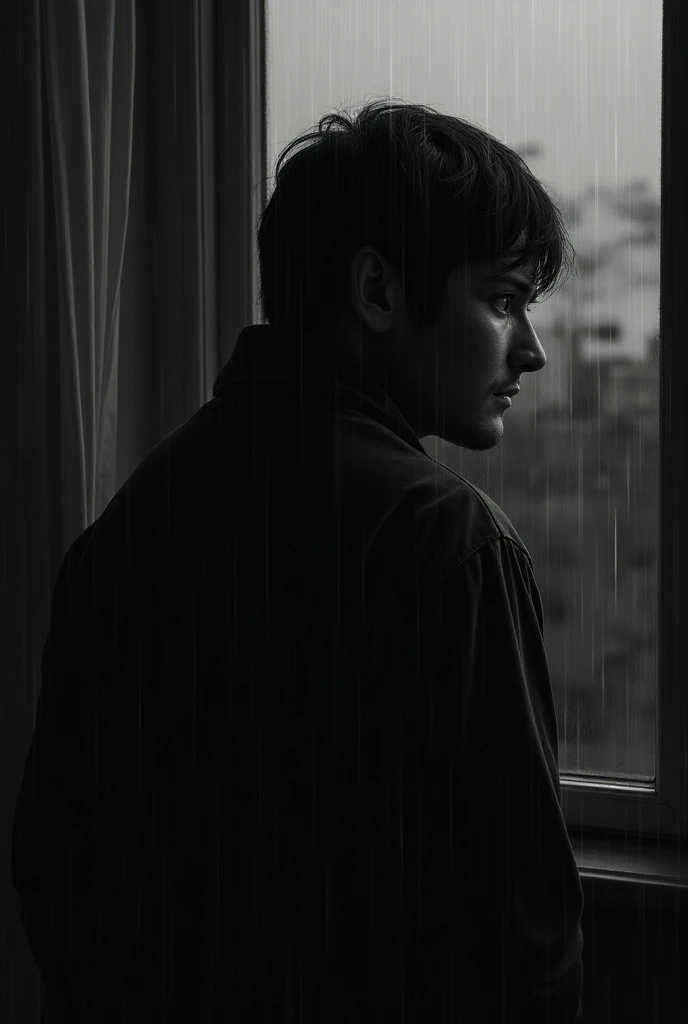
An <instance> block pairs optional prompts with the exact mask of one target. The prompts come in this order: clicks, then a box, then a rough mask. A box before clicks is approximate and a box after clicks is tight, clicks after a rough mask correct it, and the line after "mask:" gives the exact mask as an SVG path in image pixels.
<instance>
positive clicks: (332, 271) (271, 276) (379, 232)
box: [258, 101, 573, 450]
mask: <svg viewBox="0 0 688 1024" xmlns="http://www.w3.org/2000/svg"><path fill="white" fill-rule="evenodd" d="M306 141H309V142H310V143H311V144H310V145H309V146H308V147H306V148H303V149H300V150H299V151H298V152H292V150H294V148H295V147H296V146H298V145H299V144H300V143H303V142H306ZM290 154H291V155H290ZM276 178H277V181H276V186H275V189H274V191H273V194H272V196H271V198H270V201H269V203H268V205H267V206H266V208H265V211H264V212H263V215H262V217H261V221H260V225H259V230H258V251H259V263H260V273H261V299H262V303H263V311H264V314H265V318H266V319H267V320H268V321H269V322H270V323H275V324H280V325H282V326H285V327H288V328H289V329H293V330H294V331H295V332H297V333H300V331H301V329H304V330H305V331H307V332H309V333H310V334H311V335H312V336H313V337H314V338H315V339H316V343H318V340H319V342H320V343H322V344H330V345H337V346H341V347H344V348H347V349H350V350H351V351H352V352H354V353H355V354H356V355H357V356H358V357H360V358H361V359H362V360H364V361H365V362H366V364H367V365H368V366H369V367H370V368H371V369H374V371H375V373H376V375H377V376H378V378H379V379H380V378H382V381H383V383H384V384H385V387H386V390H387V391H388V393H389V396H390V398H391V399H392V400H393V401H394V402H395V404H396V405H397V406H398V408H399V410H400V411H401V413H402V414H403V415H404V416H405V417H406V419H407V420H408V421H409V423H410V424H411V426H412V427H413V428H414V429H415V431H416V433H417V434H418V436H419V437H426V436H428V435H436V436H437V437H440V438H443V439H444V440H446V441H449V442H451V443H454V444H458V445H461V446H462V447H465V448H471V449H474V450H482V449H486V448H492V447H494V445H496V444H499V442H500V441H501V439H502V436H503V424H502V414H503V412H504V409H505V407H506V404H505V403H503V402H500V401H498V400H497V399H496V398H495V394H494V393H495V392H496V391H500V390H504V389H507V388H509V387H511V386H513V385H515V384H517V383H518V382H519V379H520V377H521V375H522V374H523V373H524V372H528V371H534V370H539V369H541V368H542V367H543V366H544V365H545V362H546V359H545V353H544V351H543V350H542V347H541V345H540V342H539V340H538V338H537V335H536V334H535V331H534V330H533V328H532V325H531V324H530V323H529V320H528V316H527V306H528V304H529V301H533V299H534V296H535V294H537V295H538V296H542V295H543V294H545V293H546V292H548V291H550V290H553V289H554V288H555V287H557V285H558V283H559V279H560V276H561V274H562V270H569V271H570V270H571V269H573V259H572V256H573V249H572V246H571V244H570V241H569V239H568V236H567V233H566V228H565V225H564V221H563V218H562V215H561V213H560V211H559V210H558V208H557V207H556V205H555V203H554V202H553V200H552V199H551V198H550V196H549V195H548V193H547V192H546V190H545V188H544V187H543V186H542V185H541V184H540V183H539V182H538V181H537V179H536V178H535V177H534V176H533V175H532V173H531V172H530V170H529V169H528V167H527V165H526V164H525V163H524V162H523V160H522V159H521V158H520V157H519V156H518V155H517V154H516V153H515V152H513V151H512V150H510V149H509V148H508V147H506V146H505V145H504V144H503V143H501V142H499V141H498V140H497V139H495V138H493V137H492V136H490V135H488V134H487V133H486V132H484V131H483V130H482V129H479V128H477V127H475V126H474V125H471V124H470V123H468V122H466V121H463V120H460V119H458V118H454V117H450V116H448V115H444V114H440V113H438V112H437V111H435V110H433V109H432V108H428V107H423V106H417V105H413V104H405V103H400V102H388V101H378V102H376V103H371V104H368V105H367V106H366V107H364V109H363V110H362V111H361V112H360V113H359V114H358V116H357V117H356V118H355V119H353V120H352V119H350V118H348V117H346V116H344V115H336V114H329V115H326V116H325V117H324V118H322V119H321V121H320V123H319V126H318V130H317V131H316V132H314V133H311V134H308V135H306V136H305V137H304V136H301V137H299V138H298V139H296V140H294V141H293V142H292V143H290V145H289V146H288V147H287V148H286V150H284V151H283V152H282V154H281V156H280V158H279V160H278V163H277V173H276ZM504 274H506V275H507V277H506V279H504V278H503V277H502V278H501V279H499V280H496V279H495V278H496V277H497V275H504ZM510 277H511V280H510V279H509V278H510ZM514 282H520V283H521V284H522V285H523V286H524V287H525V292H521V291H520V290H519V288H518V286H517V284H516V283H514Z"/></svg>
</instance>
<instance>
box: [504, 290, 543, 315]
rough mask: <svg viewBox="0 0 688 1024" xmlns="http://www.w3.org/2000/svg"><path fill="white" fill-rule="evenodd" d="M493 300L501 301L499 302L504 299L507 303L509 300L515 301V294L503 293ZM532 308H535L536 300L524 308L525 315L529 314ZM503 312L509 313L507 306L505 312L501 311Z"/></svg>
mask: <svg viewBox="0 0 688 1024" xmlns="http://www.w3.org/2000/svg"><path fill="white" fill-rule="evenodd" d="M495 298H496V299H501V300H504V299H506V301H507V302H510V301H511V299H515V298H516V292H503V293H502V294H501V295H495ZM533 306H537V299H534V300H533V301H532V302H531V303H530V305H528V306H526V313H530V312H531V310H532V308H533ZM503 312H504V313H508V312H509V307H508V306H507V308H506V309H505V310H503Z"/></svg>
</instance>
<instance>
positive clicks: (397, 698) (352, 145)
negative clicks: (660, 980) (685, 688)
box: [13, 104, 583, 1024]
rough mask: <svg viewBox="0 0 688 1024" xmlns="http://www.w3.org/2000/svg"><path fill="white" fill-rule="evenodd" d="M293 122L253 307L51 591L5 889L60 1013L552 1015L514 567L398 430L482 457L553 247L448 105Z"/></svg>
mask: <svg viewBox="0 0 688 1024" xmlns="http://www.w3.org/2000/svg"><path fill="white" fill-rule="evenodd" d="M385 119H387V120H385ZM323 123H324V122H321V124H320V132H319V133H318V134H317V136H314V138H316V145H315V146H314V147H313V148H312V150H311V151H310V156H307V157H306V158H304V157H303V155H300V157H299V158H298V159H295V160H294V161H292V162H290V163H289V164H287V165H285V167H284V168H281V167H280V163H278V174H277V179H278V181H277V187H276V189H275V193H274V195H273V197H272V199H271V201H270V203H269V204H268V207H267V208H266V211H265V212H264V215H263V218H262V221H261V229H260V233H259V251H260V257H261V280H262V297H263V303H264V308H265V311H266V318H267V319H268V321H269V322H268V323H265V324H261V325H254V326H251V327H248V328H246V329H245V330H244V331H243V332H242V333H241V335H240V336H239V339H238V342H237V346H236V349H235V351H234V353H233V355H232V357H231V359H230V360H229V362H228V363H227V365H226V366H225V367H224V368H223V370H222V372H221V373H220V374H219V376H218V379H217V380H216V382H215V386H214V390H213V399H212V400H211V401H209V402H208V403H206V405H204V406H203V407H202V408H201V409H200V410H199V411H198V412H197V413H196V414H195V415H194V416H193V417H192V418H191V419H190V420H189V421H188V422H187V423H185V424H184V425H183V426H182V427H180V428H179V429H178V430H176V431H174V432H173V433H172V434H171V435H169V436H168V437H167V438H165V439H164V440H163V441H162V442H161V443H160V444H158V445H157V446H156V447H155V448H154V449H153V450H152V452H151V453H150V454H149V455H148V456H147V457H146V459H144V461H143V462H142V464H141V465H140V466H139V468H138V469H137V470H136V471H135V473H133V474H132V476H131V477H130V479H129V480H128V481H127V482H126V484H125V485H124V487H123V488H122V489H121V491H120V492H119V493H118V495H116V497H115V498H114V499H113V501H112V502H111V503H110V505H109V506H108V508H107V509H106V511H105V512H104V513H103V515H102V516H101V517H100V518H99V520H98V521H97V522H96V523H95V524H93V525H92V526H91V527H89V529H88V530H87V531H85V533H84V534H83V535H82V537H80V538H79V540H78V541H77V542H76V543H75V544H74V545H73V546H72V548H71V550H70V552H69V553H68V555H67V557H66V558H65V561H64V563H63V565H62V568H61V571H60V575H59V578H58V581H57V584H56V588H55V595H54V601H53V613H52V619H51V629H50V634H49V637H48V641H47V643H46V648H45V654H44V678H43V687H42V692H41V699H40V703H39V708H38V713H37V720H36V731H35V735H34V740H33V744H32V751H31V753H30V757H29V760H28V762H27V769H26V773H25V778H24V783H23V786H22V792H21V795H20V800H19V804H18V807H17V813H16V819H15V835H14V848H13V870H14V881H15V886H16V888H17V890H18V892H19V893H20V896H21V899H22V920H23V924H24V927H25V930H26V933H27V936H28V939H29V942H30V944H31V948H32V950H33V952H34V955H35V957H36V961H37V963H38V965H39V967H40V969H41V971H42V973H43V976H44V978H45V981H46V996H47V1003H48V1006H49V1008H50V1010H51V1012H53V1013H55V1014H57V1015H58V1016H57V1019H58V1020H59V1019H65V1020H67V1019H68V1020H70V1021H75V1022H76V1021H78V1022H81V1021H89V1022H95V1021H113V1022H114V1021H125V1022H133V1021H136V1022H139V1021H141V1022H143V1021H146V1022H152V1021H155V1022H172V1021H174V1022H176V1021H180V1022H181V1021H189V1020H194V1021H199V1022H201V1021H202V1022H205V1021H212V1022H216V1021H217V1022H219V1021H233V1020H241V1021H242V1022H247V1024H249V1022H253V1021H255V1022H258V1021H261V1022H262V1021H278V1020H282V1021H287V1022H290V1024H293V1022H299V1024H311V1022H313V1024H320V1022H322V1021H328V1022H332V1024H335V1022H336V1024H339V1022H342V1024H344V1022H347V1024H348V1022H354V1021H356V1022H357V1021H363V1020H365V1021H378V1022H392V1021H394V1022H401V1021H405V1022H415V1021H418V1022H421V1021H433V1022H434V1024H445V1022H446V1024H449V1022H452V1024H453V1022H456V1021H467V1022H468V1021H470V1022H471V1024H481V1022H484V1024H488V1022H489V1024H492V1022H497V1021H500V1022H501V1021H505V1022H507V1021H508V1022H509V1024H511V1022H516V1021H523V1022H528V1024H537V1022H543V1024H544V1022H545V1021H548V1022H549V1021H560V1022H562V1024H574V1022H576V1021H579V1020H580V1012H581V1010H580V1006H581V1003H580V999H581V988H582V967H581V953H582V947H583V939H582V934H581V929H580V919H581V913H582V908H583V898H582V889H581V885H580V879H579V877H578V872H577V868H576V864H575V861H574V857H573V853H572V850H571V845H570V842H569V839H568V835H567V831H566V826H565V823H564V820H563V817H562V813H561V806H560V803H561V791H560V784H559V774H558V737H557V722H556V717H555V709H554V703H553V698H552V690H551V684H550V679H549V674H548V669H547V658H546V653H545V646H544V639H543V614H542V604H541V601H540V597H539V593H538V589H537V585H536V582H535V579H534V576H533V567H532V562H531V559H530V556H529V554H528V552H527V550H526V549H525V547H524V545H523V543H522V542H521V540H520V538H519V536H518V534H517V532H516V531H515V530H514V528H513V526H512V524H511V523H510V522H509V520H508V519H507V518H506V516H505V515H504V513H503V512H502V511H501V510H500V509H499V508H498V506H497V505H496V504H495V503H494V502H493V501H492V500H491V499H490V498H489V497H488V496H487V495H486V494H484V493H483V492H482V491H480V490H479V489H478V488H476V487H474V486H473V485H471V484H470V483H469V482H468V481H466V480H464V479H463V478H462V477H460V476H459V475H457V474H455V473H453V472H452V471H451V470H449V469H447V468H446V467H444V466H442V465H441V464H440V463H438V462H436V461H435V460H433V459H432V458H430V457H429V456H428V455H427V453H426V452H425V450H424V448H423V445H422V444H421V438H422V437H425V436H428V435H432V434H434V435H437V436H440V437H442V438H444V439H445V440H447V441H449V442H452V443H454V444H458V445H463V446H465V447H467V448H471V449H473V450H487V449H489V448H492V447H494V446H495V445H496V444H498V443H499V442H500V441H501V439H502V436H503V431H504V429H505V427H504V419H503V417H504V413H505V409H506V408H507V405H508V403H507V402H505V401H504V399H503V398H500V397H498V396H499V394H501V393H504V392H506V391H510V392H511V393H515V391H516V389H517V388H518V387H519V386H520V384H521V383H522V377H523V375H524V374H525V373H528V372H535V371H538V370H540V369H542V368H543V367H544V365H545V354H544V351H543V349H542V346H541V344H540V341H539V339H538V338H537V336H536V334H535V331H534V330H533V328H532V325H531V324H530V322H529V320H528V317H527V302H528V300H532V299H533V297H534V293H536V292H538V293H539V291H541V290H542V291H544V289H545V287H546V285H547V284H548V283H550V284H551V283H552V282H553V281H554V280H555V279H556V276H557V273H558V270H559V268H560V265H561V254H562V247H561V246H562V239H563V237H564V236H563V229H562V226H561V224H560V223H559V222H558V221H557V219H556V216H555V214H556V208H555V207H554V205H553V204H552V203H551V200H549V198H548V197H547V196H546V193H545V192H544V190H543V189H542V187H541V186H540V185H539V183H536V182H535V181H534V179H532V178H531V177H529V172H528V171H527V168H525V165H521V164H519V162H518V158H516V156H515V154H513V153H511V151H510V150H507V148H506V147H504V146H502V145H501V144H500V143H497V142H496V140H493V139H491V137H489V136H487V135H486V134H485V133H482V132H480V131H479V130H478V129H475V128H473V127H472V126H468V125H466V124H465V123H464V122H461V121H459V120H458V119H455V118H449V117H445V116H444V115H439V114H436V112H432V111H428V109H427V108H420V107H417V106H412V105H406V106H404V105H398V106H396V107H392V106H390V105H389V104H388V105H386V107H385V108H384V109H381V108H379V107H378V105H376V104H372V105H369V106H368V107H366V108H364V110H363V112H362V113H361V114H360V115H359V117H358V118H357V119H356V120H355V121H354V122H351V121H347V120H343V119H342V118H341V117H338V118H335V119H334V121H331V122H330V123H329V128H330V129H331V128H332V126H333V125H334V126H336V127H338V128H339V129H340V130H339V131H337V132H335V131H330V130H328V131H326V132H323ZM420 129H422V130H420ZM326 136H327V137H326ZM438 154H442V159H441V160H439V159H438ZM495 154H496V155H495ZM391 155H393V156H394V158H395V161H396V162H395V163H394V164H392V163H391V162H390V156H391ZM352 158H353V159H352ZM471 161H472V162H473V164H472V165H473V166H474V168H476V173H475V174H474V176H473V182H474V189H473V192H470V190H469V193H468V194H466V195H464V197H463V199H462V200H461V203H462V204H463V205H461V206H457V202H458V200H457V194H456V192H450V191H447V189H446V187H445V185H444V184H443V183H444V182H446V180H447V173H446V172H447V170H451V169H452V168H453V169H454V171H455V172H456V173H457V174H459V173H464V174H465V168H466V166H470V164H471ZM500 161H501V166H502V167H503V168H504V167H507V168H508V169H509V171H510V175H511V176H509V175H507V174H501V175H500V174H498V173H496V172H495V168H496V167H497V166H498V165H499V162H500ZM390 166H399V167H401V168H402V169H403V170H405V172H407V173H406V174H399V175H397V176H393V178H392V176H390V170H389V168H390ZM376 167H377V172H376ZM462 168H463V172H462V170H461V169H462ZM409 169H410V171H411V172H412V173H411V172H409ZM335 171H336V173H335ZM376 173H377V178H376V177H375V175H376ZM363 174H365V175H366V177H365V180H364V179H363V178H362V177H361V175H363ZM414 182H415V184H414ZM514 182H516V183H517V186H515V185H514ZM364 186H365V187H364ZM395 189H396V191H395ZM414 189H415V191H414ZM499 189H501V190H503V193H504V195H506V197H507V199H508V200H509V203H508V204H507V207H506V211H507V212H506V213H505V212H504V211H503V208H502V207H503V204H502V206H500V203H499V202H497V203H494V204H492V206H491V205H490V203H491V200H492V199H493V198H494V197H495V193H498V192H499ZM504 195H502V198H504ZM418 196H421V198H422V197H425V198H424V199H423V201H422V202H421V203H419V202H418ZM428 196H430V197H431V201H427V197H428ZM524 196H527V197H528V199H527V201H526V199H524ZM299 197H300V198H299ZM414 197H415V199H414ZM499 198H500V195H499V194H497V199H499ZM433 202H434V203H435V205H434V206H433V205H432V203H433ZM347 203H349V205H348V206H347V205H346V204H347ZM414 203H415V205H414ZM519 203H520V206H519ZM304 204H306V205H304ZM318 204H320V205H318ZM328 204H329V205H328ZM423 204H425V205H423ZM316 210H317V211H319V214H320V215H319V216H318V217H315V216H314V215H313V214H314V212H315V211H316ZM325 210H328V211H329V214H328V216H325V215H324V214H323V211H325ZM361 210H363V211H364V213H363V215H362V218H361V217H358V219H357V216H358V214H357V211H361ZM390 211H392V212H391V213H390ZM395 211H396V212H395ZM400 211H401V212H400ZM481 216H482V220H481ZM450 217H451V218H452V219H450ZM376 218H377V219H376ZM399 218H402V219H401V220H400V219H399ZM424 225H425V226H426V227H427V226H429V229H428V230H427V233H426V234H425V235H424V234H423V231H424V230H425V228H424ZM476 225H477V227H476ZM518 225H521V228H522V229H518ZM457 234H458V236H459V241H458V242H457ZM366 236H367V237H366ZM452 236H453V241H452ZM371 238H372V239H373V242H372V243H371V241H370V239H371ZM421 238H422V239H424V241H422V243H421V241H419V239H421ZM328 239H329V241H327V240H328ZM356 239H358V244H357V243H356ZM409 239H416V241H417V245H410V244H409ZM326 241H327V244H325V242H326ZM452 245H453V246H454V250H455V251H454V255H453V256H451V247H452ZM538 246H539V248H538ZM457 247H458V248H460V249H461V256H457V254H456V249H457ZM519 260H520V261H521V262H520V265H518V261H519ZM514 262H516V264H517V266H516V268H515V267H514ZM342 268H343V269H342ZM400 268H401V270H400ZM414 268H415V270H414ZM59 1014H62V1015H63V1017H62V1018H60V1017H59Z"/></svg>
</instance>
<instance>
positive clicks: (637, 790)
mask: <svg viewBox="0 0 688 1024" xmlns="http://www.w3.org/2000/svg"><path fill="white" fill-rule="evenodd" d="M216 19H217V20H216V28H217V31H216V46H217V49H216V53H215V59H216V61H217V73H218V118H219V121H218V182H219V185H220V187H219V188H218V205H219V241H220V244H219V247H218V248H219V281H220V294H221V297H222V299H221V316H220V332H221V336H220V342H221V353H222V361H223V362H224V361H226V360H227V359H228V358H229V356H230V355H231V352H232V350H233V347H234V344H235V341H236V338H237V336H238V334H239V332H240V331H241V329H242V328H243V327H245V326H246V325H247V324H248V323H255V322H259V320H260V309H259V305H258V301H257V295H258V264H257V252H256V228H257V223H258V217H259V215H260V212H261V210H262V209H263V207H264V204H265V202H266V200H267V181H266V176H267V174H268V173H269V168H268V167H267V123H268V121H267V118H268V111H267V100H268V97H267V84H266V83H267V57H268V47H269V39H268V36H267V17H266V11H265V0H235V2H234V3H233V4H232V5H231V14H230V12H229V5H226V4H221V3H217V5H216ZM687 49H688V5H686V4H684V3H683V2H682V0H664V3H663V8H662V87H661V88H662V108H661V123H662V141H661V172H660V174H661V239H660V303H659V306H660V346H661V347H660V398H659V402H660V417H659V419H660V512H659V530H660V537H659V564H658V677H657V678H658V694H657V722H656V729H655V738H656V747H655V750H656V779H655V781H654V782H653V783H648V784H645V783H636V782H629V783H624V782H622V781H619V780H616V779H614V780H611V779H605V778H600V777H592V776H582V775H570V774H565V773H562V775H561V786H562V807H563V812H564V818H565V821H566V824H567V827H568V829H569V835H570V837H571V842H572V845H573V848H574V852H575V855H576V859H577V862H578V866H579V870H580V873H581V877H582V880H583V887H584V892H585V895H586V903H587V902H589V901H590V900H592V901H593V903H594V902H597V903H599V902H603V903H609V904H613V905H628V903H629V902H631V903H636V902H638V901H641V903H642V904H643V905H656V906H664V907H666V906H667V905H668V903H670V904H671V906H672V907H677V906H678V904H679V903H680V904H681V906H684V907H686V906H688V795H687V792H686V790H687V786H688V687H686V686H685V685H684V686H681V683H682V673H681V649H680V647H681V644H680V639H681V638H680V632H679V629H678V628H677V627H676V625H675V624H676V623H679V622H680V621H681V620H682V619H683V620H684V621H686V622H688V587H686V586H685V585H684V586H682V580H686V579H688V543H687V542H686V540H685V539H684V537H683V535H682V532H681V529H680V522H681V517H680V511H679V510H680V509H681V508H683V509H686V508H688V473H684V474H680V473H672V471H671V467H675V466H678V465H681V456H682V454H684V453H685V452H686V451H687V450H688V417H683V416H682V414H683V407H682V406H683V402H682V399H683V398H684V396H683V393H682V392H683V385H682V382H683V380H685V379H687V378H688V348H687V347H686V345H685V343H684V341H683V340H682V337H681V321H680V300H681V299H682V297H683V296H682V291H683V287H684V286H683V281H684V280H685V278H686V269H687V268H688V256H687V253H686V249H685V242H684V240H685V238H686V237H688V192H686V190H685V186H684V183H685V182H686V181H688V157H687V156H686V152H685V148H684V146H683V145H681V143H682V135H681V133H682V130H683V126H684V125H685V124H686V123H688V62H686V61H685V60H684V57H685V52H686V50H687ZM674 126H676V130H674ZM668 267H671V268H674V272H673V273H672V274H670V273H668V272H664V271H665V268H668ZM684 370H685V372H683V371H684ZM667 901H668V903H667Z"/></svg>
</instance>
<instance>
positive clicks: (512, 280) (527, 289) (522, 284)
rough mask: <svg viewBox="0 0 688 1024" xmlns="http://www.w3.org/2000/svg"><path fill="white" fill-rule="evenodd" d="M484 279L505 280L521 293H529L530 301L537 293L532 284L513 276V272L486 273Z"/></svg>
mask: <svg viewBox="0 0 688 1024" xmlns="http://www.w3.org/2000/svg"><path fill="white" fill-rule="evenodd" d="M485 280H486V281H506V282H507V283H508V284H510V285H513V287H514V288H516V289H517V290H518V291H519V292H521V294H522V295H530V297H531V301H532V300H533V299H534V298H535V296H536V295H537V290H536V289H535V287H534V286H532V285H530V284H528V283H527V282H526V281H522V280H521V278H520V277H514V275H513V274H488V275H487V277H486V278H485Z"/></svg>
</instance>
